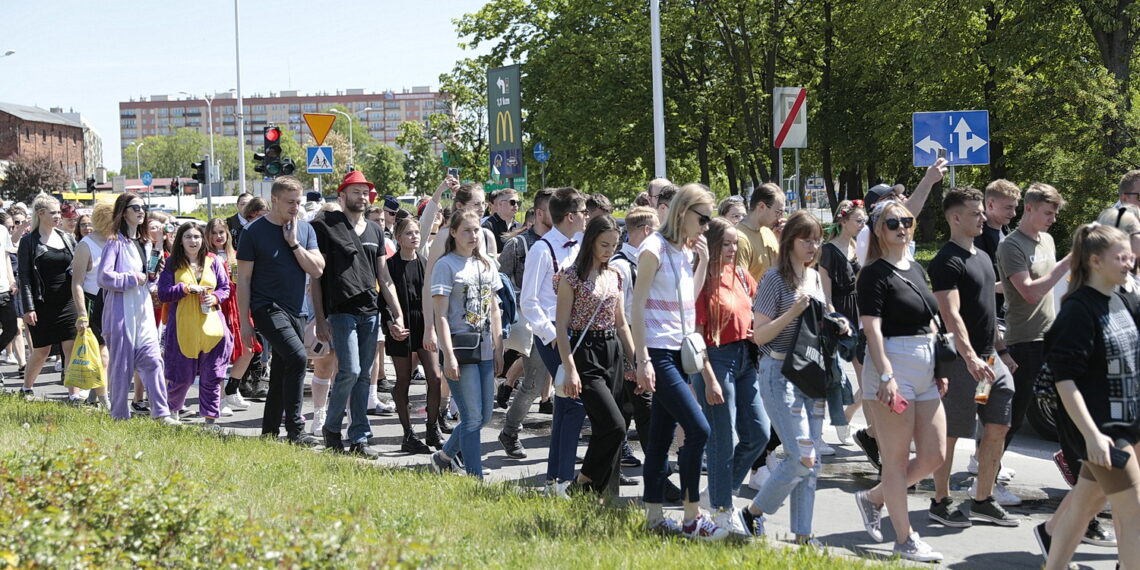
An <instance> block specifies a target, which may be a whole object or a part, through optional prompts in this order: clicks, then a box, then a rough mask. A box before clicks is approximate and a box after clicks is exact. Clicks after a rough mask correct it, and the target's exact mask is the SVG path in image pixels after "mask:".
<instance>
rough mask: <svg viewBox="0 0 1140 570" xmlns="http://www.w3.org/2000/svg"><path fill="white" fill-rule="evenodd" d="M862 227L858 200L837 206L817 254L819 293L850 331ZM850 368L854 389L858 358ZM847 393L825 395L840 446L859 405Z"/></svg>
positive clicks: (841, 387) (842, 389)
mask: <svg viewBox="0 0 1140 570" xmlns="http://www.w3.org/2000/svg"><path fill="white" fill-rule="evenodd" d="M866 225H867V212H865V211H864V210H863V201H862V200H844V201H842V202H840V203H839V207H838V208H836V210H835V223H834V225H833V230H832V235H831V239H830V241H828V242H827V243H825V244H823V248H822V249H820V252H819V276H820V279H821V280H822V281H823V293H824V295H825V296H826V297H827V302H828V303H829V304H830V305H831V306H832V307H834V308H835V311H836V312H838V313H839V314H841V315H843V316H844V317H846V318H847V322H848V323H850V324H851V326H853V327H854V326H856V325H857V324H858V323H859V307H858V304H857V301H856V294H855V276H856V275H859V270H860V269H862V266H861V265H859V260H858V259H857V258H856V257H855V238H856V237H857V236H858V235H859V232H860V231H861V230H862V229H863V227H864V226H866ZM851 364H852V366H854V367H855V378H856V386H858V385H859V379H860V378H862V373H863V363H862V362H860V361H859V359H858V358H853V359H851ZM849 391H850V388H849V386H847V385H846V383H844V384H836V385H835V388H832V389H830V390H829V391H828V394H827V405H828V411H829V413H830V414H831V425H832V426H834V427H835V434H836V435H837V436H839V443H842V444H844V445H850V444H851V443H852V441H851V418H852V417H854V416H855V412H857V411H859V407H860V406H862V405H863V395H862V394H863V392H862V390H861V389H860V388H856V391H855V393H854V394H853V395H852V394H848V393H846V392H849ZM847 398H851V400H847ZM852 400H853V401H852ZM848 402H851V403H850V404H848V405H847V406H846V408H845V407H844V404H847V403H848ZM822 443H823V442H822V440H820V441H817V442H816V444H817V445H819V444H822ZM833 451H834V450H833Z"/></svg>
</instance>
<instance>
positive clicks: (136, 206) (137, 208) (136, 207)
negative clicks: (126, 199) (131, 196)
mask: <svg viewBox="0 0 1140 570" xmlns="http://www.w3.org/2000/svg"><path fill="white" fill-rule="evenodd" d="M127 207H128V208H130V209H132V210H134V211H135V213H136V214H137V213H139V212H141V211H143V207H142V206H141V205H140V204H127Z"/></svg>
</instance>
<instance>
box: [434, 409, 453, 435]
mask: <svg viewBox="0 0 1140 570" xmlns="http://www.w3.org/2000/svg"><path fill="white" fill-rule="evenodd" d="M436 425H437V426H439V431H441V432H443V433H451V422H449V421H448V420H447V414H445V413H443V412H440V413H439V417H438V418H436Z"/></svg>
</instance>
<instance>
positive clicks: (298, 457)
mask: <svg viewBox="0 0 1140 570" xmlns="http://www.w3.org/2000/svg"><path fill="white" fill-rule="evenodd" d="M0 449H5V450H9V451H7V452H6V453H5V454H4V455H3V456H0V566H5V565H6V564H5V563H8V564H11V565H13V566H24V567H37V566H39V567H50V566H56V565H60V562H61V560H52V559H51V557H52V556H55V555H56V554H45V552H50V553H59V552H61V551H63V550H66V549H75V550H76V551H82V552H87V553H88V554H87V556H88V558H87V559H86V560H88V561H89V562H90V565H91V566H93V567H98V566H103V565H107V558H104V557H110V556H117V557H118V558H117V560H116V562H117V563H119V562H121V563H124V564H126V565H132V566H139V567H153V566H168V565H173V566H176V567H206V566H209V567H217V566H219V565H226V566H235V567H250V566H263V567H277V566H291V567H297V568H302V567H314V568H316V567H322V568H327V567H369V566H386V567H392V566H397V567H403V566H411V567H422V566H430V567H463V568H473V567H508V568H583V567H590V568H597V567H601V568H617V567H621V568H655V569H656V568H670V567H678V568H679V567H685V568H719V567H750V568H780V569H783V568H821V569H822V568H835V567H843V568H847V567H859V566H862V565H877V563H875V562H870V561H867V562H863V561H860V560H858V559H851V558H845V559H839V558H830V557H827V556H824V555H821V554H819V553H816V552H813V551H811V550H810V549H798V548H786V547H778V548H773V547H770V546H767V545H763V544H757V543H750V544H744V543H729V542H726V543H719V544H700V543H693V542H689V541H686V540H682V539H679V538H668V539H665V538H662V537H658V536H654V535H650V534H647V533H645V532H644V531H642V529H641V525H642V524H643V516H642V514H641V511H640V509H638V508H636V505H633V504H629V505H627V504H624V503H619V504H618V505H599V504H597V503H596V502H592V501H591V500H589V499H588V498H586V497H578V498H575V499H574V500H572V501H558V500H551V499H547V498H544V497H541V496H539V495H537V494H535V493H534V492H532V491H529V490H526V489H524V488H521V487H519V486H517V485H514V484H510V483H498V484H483V483H480V482H478V481H476V480H474V479H471V478H468V477H461V476H451V475H449V476H444V477H441V476H438V475H435V474H432V473H431V472H428V471H425V470H424V469H420V468H381V467H377V466H373V465H368V464H366V463H362V462H359V461H356V460H351V459H346V458H342V457H333V456H328V455H324V454H320V453H316V452H313V451H311V450H303V449H297V448H293V447H290V446H286V445H283V444H280V443H276V442H272V441H265V440H260V439H253V438H241V437H219V436H214V435H211V434H208V433H205V432H202V431H200V430H198V429H194V428H182V429H178V428H168V427H166V426H161V425H159V424H157V423H155V422H152V421H149V420H145V419H135V420H131V421H127V422H114V421H112V420H110V419H109V418H107V417H106V416H105V415H104V414H101V413H98V412H95V411H94V410H90V409H75V408H68V407H64V406H61V405H59V404H53V403H44V402H31V403H28V402H23V401H22V400H18V399H16V398H14V397H11V396H3V397H0ZM100 497H102V498H103V499H106V500H103V501H100V500H99V498H100ZM76 501H82V502H83V504H84V505H85V506H84V507H82V508H79V507H77V506H76V505H75V504H74V503H75V502H76ZM49 503H50V504H49ZM45 513H46V514H45ZM132 520H133V521H134V522H135V523H137V522H138V521H157V522H147V523H146V525H144V526H148V528H145V529H137V528H134V527H132V526H131V521H132ZM77 521H78V522H77ZM84 521H86V522H84ZM92 521H94V523H92ZM155 525H157V526H159V527H161V528H160V529H159V530H157V531H156V530H154V529H152V528H149V527H150V526H155ZM135 526H139V525H137V524H135ZM86 527H102V529H101V530H102V534H114V535H116V536H118V538H117V540H119V541H120V542H121V543H123V544H120V545H119V547H118V548H119V550H114V549H111V548H108V547H106V546H100V547H95V546H93V545H95V543H96V542H97V539H98V540H110V539H108V538H106V537H104V538H98V537H95V538H92V537H93V536H95V535H98V534H99V532H97V531H99V530H100V529H99V528H95V529H94V530H92V531H90V532H87V531H82V529H84V528H86ZM120 527H121V528H122V529H123V530H115V529H119V528H120ZM164 529H165V530H164ZM68 533H71V534H68ZM124 533H126V534H131V533H137V534H138V536H141V537H143V538H139V539H133V541H126V540H124V539H123V538H122V537H121V536H119V535H122V534H124ZM147 533H149V534H147ZM61 536H62V537H63V538H61ZM132 536H133V535H132ZM155 536H157V538H154V537H155ZM147 537H150V538H147ZM69 541H70V542H69ZM195 541H197V542H195ZM134 543H138V544H136V545H134V546H132V544H134ZM150 543H154V544H155V546H154V547H153V549H152V550H151V551H147V550H146V547H147V544H150ZM139 545H141V546H139ZM61 548H62V549H63V550H61ZM132 549H137V550H138V551H139V552H136V551H134V550H132ZM236 551H240V552H236ZM148 552H149V553H148ZM187 552H190V554H187ZM115 553H117V554H115ZM77 556H78V555H77ZM37 557H39V558H37ZM44 557H47V558H44ZM179 557H181V558H179ZM76 560H78V559H70V561H69V562H68V563H67V564H65V565H66V566H83V565H85V564H84V563H82V562H81V561H76ZM127 561H129V563H127ZM117 563H116V564H111V565H118V564H117Z"/></svg>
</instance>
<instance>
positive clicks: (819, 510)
mask: <svg viewBox="0 0 1140 570" xmlns="http://www.w3.org/2000/svg"><path fill="white" fill-rule="evenodd" d="M0 371H2V372H4V373H5V375H6V376H7V377H8V378H10V379H9V380H7V381H6V382H5V386H6V387H7V388H9V389H14V388H15V387H16V385H17V383H18V382H17V380H15V379H12V378H14V377H15V374H16V370H15V367H14V366H11V365H0ZM387 374H388V377H389V378H394V377H395V376H394V372H393V370H392V367H391V365H390V364H388V365H387ZM310 376H311V375H310ZM36 388H37V392H38V394H39V395H40V397H43V398H46V399H48V400H62V399H63V398H64V396H65V394H66V391H65V389H64V388H63V386H62V385H61V383H60V376H59V373H56V372H52V371H51V364H49V365H48V367H47V368H46V369H45V373H44V374H43V375H41V376H40V379H39V382H38V384H37V387H36ZM424 398H425V393H424V386H423V385H422V384H413V386H412V417H413V422H414V424H415V426H416V431H417V433H419V434H421V435H422V433H423V418H424V413H423V411H422V410H423V406H424ZM188 402H189V403H190V404H191V405H195V404H196V402H197V389H196V388H194V389H192V390H191V393H190V397H189V399H188ZM261 412H262V406H261V404H255V405H254V407H253V408H251V409H250V410H247V411H239V412H236V413H235V415H234V416H233V417H231V418H224V419H223V420H222V421H221V422H220V423H221V425H222V426H223V427H224V428H225V429H226V430H227V431H231V432H233V433H237V434H240V435H248V436H255V435H257V434H258V433H259V432H260V422H261ZM305 412H306V417H311V412H312V405H311V403H310V402H309V401H308V400H307V399H306V404H305ZM371 420H372V431H373V434H374V437H373V439H372V442H371V443H372V445H373V446H374V447H376V448H377V449H378V450H379V451H381V452H382V457H381V459H380V462H381V463H383V464H386V465H395V466H401V465H424V464H427V462H428V456H426V455H417V456H412V455H408V454H405V453H402V452H400V451H399V446H400V436H401V434H402V430H401V428H400V425H399V421H398V420H397V418H396V416H395V415H391V416H372V417H371ZM502 421H503V411H502V410H496V413H495V417H494V419H493V420H492V422H491V424H490V425H489V426H488V427H487V428H486V429H484V430H483V435H482V439H483V442H484V443H483V452H484V466H485V467H487V468H490V469H492V470H493V473H492V475H491V479H493V480H516V481H520V482H522V483H524V484H530V485H539V484H540V483H539V481H540V479H541V477H539V475H541V474H543V473H545V468H546V455H547V453H546V448H547V445H548V443H549V439H548V435H549V432H550V416H548V415H542V414H538V413H537V405H536V406H534V407H533V408H532V413H531V415H530V416H529V418H528V421H527V423H526V424H525V429H524V431H523V433H522V442H523V445H524V446H525V447H526V448H527V453H528V457H527V458H526V459H523V460H513V459H510V458H508V457H507V456H506V454H505V453H504V452H503V450H502V447H501V446H500V445H499V443H498V441H497V439H496V436H497V435H498V432H499V429H500V427H501V426H502ZM855 421H856V423H865V421H864V420H863V418H862V415H861V414H860V415H859V416H858V417H857V418H856V420H855ZM188 423H189V424H191V425H200V424H201V423H202V420H201V419H194V420H191V421H189V422H188ZM824 439H825V440H826V441H828V442H829V443H830V444H831V445H833V446H835V448H836V450H837V454H836V455H835V456H834V457H828V458H825V460H824V471H823V473H824V474H823V476H822V477H821V478H820V479H819V486H818V491H817V497H816V503H815V519H814V524H815V531H816V533H817V536H818V538H819V539H820V540H821V541H822V542H823V543H824V544H826V545H827V546H828V547H830V548H832V549H833V550H835V551H837V552H840V553H848V554H859V555H863V556H875V555H880V554H881V555H889V553H890V548H891V542H890V540H891V537H892V536H893V531H892V530H890V529H891V526H890V521H889V519H887V520H884V522H883V529H884V535H885V537H886V539H887V541H888V542H887V543H885V544H873V543H871V542H869V539H868V537H867V535H866V533H865V532H864V531H863V529H862V523H861V521H860V518H859V515H858V513H857V512H856V510H855V503H854V501H853V499H852V493H853V492H854V491H856V490H859V489H866V488H869V487H871V486H872V485H873V484H874V483H875V477H876V474H875V470H874V468H873V467H872V466H871V465H870V464H869V463H868V462H867V461H866V460H865V459H864V457H863V455H862V452H861V451H860V450H859V448H858V447H855V446H849V447H843V446H839V445H838V444H837V439H836V437H835V433H834V430H833V429H832V428H830V427H826V428H825V434H824ZM636 445H637V444H636V443H634V446H635V448H636ZM1056 449H1057V448H1056V446H1055V444H1053V443H1050V442H1047V441H1044V440H1042V439H1040V438H1039V437H1038V436H1037V435H1036V434H1034V433H1033V432H1032V428H1030V427H1029V426H1028V425H1027V426H1026V427H1025V428H1023V431H1022V432H1021V434H1019V436H1018V438H1017V441H1016V442H1015V443H1014V445H1013V447H1012V449H1011V453H1009V454H1007V456H1006V458H1005V465H1006V466H1008V467H1012V468H1014V469H1016V470H1017V476H1016V478H1015V479H1014V480H1013V482H1012V483H1011V484H1010V488H1011V490H1013V491H1014V492H1015V493H1016V494H1018V495H1019V496H1020V497H1022V498H1023V499H1025V502H1024V504H1023V505H1022V506H1020V507H1013V508H1011V509H1010V511H1011V512H1012V513H1014V514H1016V515H1018V516H1019V517H1021V518H1022V524H1021V526H1020V527H1018V528H999V527H995V526H989V525H984V524H978V525H976V526H974V527H972V528H967V529H947V528H944V527H942V526H939V525H928V524H927V523H928V520H927V518H926V509H927V508H928V507H929V498H930V495H931V492H932V490H933V483H932V482H931V481H930V480H926V481H924V482H923V483H921V484H920V485H919V489H918V491H917V492H914V493H911V494H910V496H909V506H910V511H911V521H912V524H914V526H915V528H916V529H917V530H918V532H919V533H920V534H921V535H922V536H923V537H924V538H925V539H926V540H927V541H928V542H929V543H930V544H931V545H932V546H933V547H934V548H935V549H936V550H938V551H940V552H942V553H943V554H944V555H945V556H946V561H945V565H946V566H949V567H954V568H978V567H983V566H984V567H986V568H987V570H997V569H1004V568H1039V567H1040V566H1041V564H1042V562H1043V560H1042V558H1041V557H1040V555H1039V552H1038V548H1037V544H1036V542H1035V540H1034V538H1033V532H1032V528H1033V525H1036V524H1038V523H1040V522H1043V521H1044V520H1046V519H1047V518H1048V516H1049V515H1050V514H1051V513H1052V512H1053V510H1054V509H1055V508H1056V505H1057V503H1058V502H1060V500H1061V498H1063V497H1064V494H1065V492H1066V491H1067V489H1068V487H1067V485H1066V484H1065V482H1064V480H1063V479H1062V478H1061V475H1060V473H1058V471H1057V469H1056V468H1055V467H1054V465H1053V462H1052V459H1051V456H1052V453H1053V452H1054V451H1055V450H1056ZM972 451H973V443H972V442H969V441H961V442H959V444H958V449H957V452H956V454H955V462H954V466H955V469H954V474H953V476H952V478H951V485H952V487H953V488H954V489H955V491H954V492H953V496H954V499H955V500H956V501H960V500H964V499H966V489H967V488H968V487H969V485H970V481H971V478H972V475H970V474H969V473H968V472H966V464H967V462H968V461H969V457H970V454H971V453H972ZM583 453H584V447H583V448H582V449H580V450H579V456H581V455H582V454H583ZM638 454H639V455H640V450H638ZM626 473H627V474H628V475H632V476H640V468H638V469H630V470H627V471H626ZM673 479H674V482H678V480H677V478H676V476H675V475H674V476H673ZM621 492H622V496H623V497H629V498H631V500H632V499H633V498H636V497H639V496H640V492H641V491H640V487H622V489H621ZM742 495H743V496H742V497H741V498H737V499H736V504H737V506H744V505H746V504H747V500H748V499H750V498H751V497H752V495H753V492H752V491H751V490H750V489H748V488H747V487H745V488H744V491H743V492H742ZM673 511H674V513H673V516H675V517H680V508H679V507H677V508H674V509H673ZM788 522H789V521H788V511H787V509H786V507H785V508H784V509H781V511H780V512H778V513H776V514H775V515H772V516H770V517H768V533H769V536H770V537H772V538H771V539H772V540H780V541H786V540H788V538H789V537H790V531H789V526H788ZM1105 525H1106V526H1110V525H1111V522H1110V521H1107V520H1106V521H1105ZM1074 562H1076V563H1078V564H1080V565H1081V566H1083V567H1086V568H1096V569H1111V568H1114V566H1115V562H1116V551H1115V549H1109V548H1099V547H1094V546H1089V545H1081V547H1080V548H1079V549H1078V551H1077V554H1076V556H1075V558H1074Z"/></svg>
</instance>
